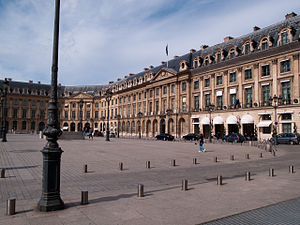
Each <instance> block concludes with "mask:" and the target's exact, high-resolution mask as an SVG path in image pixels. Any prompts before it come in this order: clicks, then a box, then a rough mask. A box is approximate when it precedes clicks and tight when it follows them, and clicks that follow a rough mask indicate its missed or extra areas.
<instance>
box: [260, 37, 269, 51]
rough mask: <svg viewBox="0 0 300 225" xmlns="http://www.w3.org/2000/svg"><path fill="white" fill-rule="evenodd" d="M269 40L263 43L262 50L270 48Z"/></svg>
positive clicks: (263, 40) (265, 39) (264, 40)
mask: <svg viewBox="0 0 300 225" xmlns="http://www.w3.org/2000/svg"><path fill="white" fill-rule="evenodd" d="M268 42H269V41H268V39H267V38H264V39H262V41H261V50H267V49H268V48H269V43H268Z"/></svg>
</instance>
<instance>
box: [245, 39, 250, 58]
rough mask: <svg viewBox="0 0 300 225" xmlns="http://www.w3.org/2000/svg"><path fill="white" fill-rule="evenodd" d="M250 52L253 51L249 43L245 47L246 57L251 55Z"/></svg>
mask: <svg viewBox="0 0 300 225" xmlns="http://www.w3.org/2000/svg"><path fill="white" fill-rule="evenodd" d="M250 51H251V49H250V42H249V41H248V42H246V43H245V45H244V53H245V55H247V54H249V53H250Z"/></svg>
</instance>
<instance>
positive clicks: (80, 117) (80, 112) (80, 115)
mask: <svg viewBox="0 0 300 225" xmlns="http://www.w3.org/2000/svg"><path fill="white" fill-rule="evenodd" d="M82 117H83V112H82V111H81V110H80V111H79V119H82Z"/></svg>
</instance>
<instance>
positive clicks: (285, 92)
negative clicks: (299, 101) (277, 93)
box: [281, 81, 291, 104]
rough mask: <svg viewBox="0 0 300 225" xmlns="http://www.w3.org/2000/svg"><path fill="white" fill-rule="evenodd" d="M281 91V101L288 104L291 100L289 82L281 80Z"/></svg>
mask: <svg viewBox="0 0 300 225" xmlns="http://www.w3.org/2000/svg"><path fill="white" fill-rule="evenodd" d="M281 91H282V94H281V95H282V101H283V104H290V101H291V83H290V82H289V81H288V82H282V83H281Z"/></svg>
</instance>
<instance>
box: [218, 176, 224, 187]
mask: <svg viewBox="0 0 300 225" xmlns="http://www.w3.org/2000/svg"><path fill="white" fill-rule="evenodd" d="M217 185H223V179H222V176H220V175H219V176H218V177H217Z"/></svg>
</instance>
